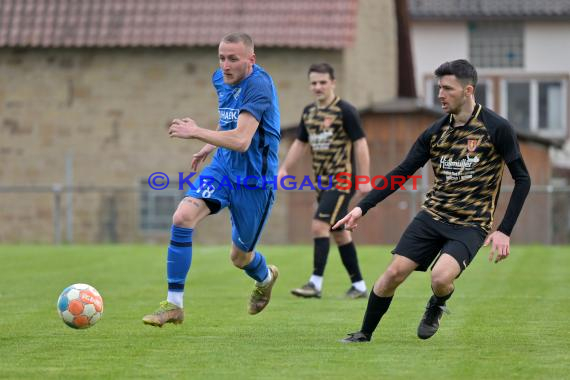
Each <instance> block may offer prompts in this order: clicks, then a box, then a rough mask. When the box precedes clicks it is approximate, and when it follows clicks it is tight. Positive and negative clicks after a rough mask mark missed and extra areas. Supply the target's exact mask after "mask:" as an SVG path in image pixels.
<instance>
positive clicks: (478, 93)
mask: <svg viewBox="0 0 570 380" xmlns="http://www.w3.org/2000/svg"><path fill="white" fill-rule="evenodd" d="M478 82H479V83H477V86H476V87H475V101H476V102H477V103H479V104H481V105H483V106H485V107H488V108H490V109H493V92H492V88H493V84H492V82H491V81H490V80H487V79H479V81H478ZM426 88H428V89H431V91H428V93H427V94H426V104H427V105H428V106H430V107H433V108H436V109H438V110H441V106H440V104H439V100H438V98H437V94H438V92H439V87H438V85H437V80H436V79H428V80H427V81H426Z"/></svg>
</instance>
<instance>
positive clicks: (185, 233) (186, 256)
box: [166, 225, 194, 292]
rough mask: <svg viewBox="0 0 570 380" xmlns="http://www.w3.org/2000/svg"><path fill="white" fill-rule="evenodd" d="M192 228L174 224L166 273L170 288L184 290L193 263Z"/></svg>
mask: <svg viewBox="0 0 570 380" xmlns="http://www.w3.org/2000/svg"><path fill="white" fill-rule="evenodd" d="M193 231H194V230H193V229H192V228H184V227H178V226H174V225H173V226H172V230H171V240H170V245H169V246H168V259H167V262H166V274H167V277H168V290H169V291H173V292H183V291H184V283H185V282H186V276H187V275H188V271H189V270H190V264H192V232H193Z"/></svg>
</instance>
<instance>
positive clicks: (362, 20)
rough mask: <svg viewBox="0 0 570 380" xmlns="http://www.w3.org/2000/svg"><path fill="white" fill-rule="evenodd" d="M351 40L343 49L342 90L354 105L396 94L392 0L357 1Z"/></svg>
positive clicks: (396, 63) (395, 35)
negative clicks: (354, 33) (353, 34)
mask: <svg viewBox="0 0 570 380" xmlns="http://www.w3.org/2000/svg"><path fill="white" fill-rule="evenodd" d="M357 20H358V21H357V23H356V36H355V39H354V42H353V43H352V44H351V46H349V47H348V48H347V49H345V50H344V51H343V71H344V78H345V80H344V91H343V92H342V93H341V95H343V96H344V97H345V98H346V99H348V100H349V101H350V102H351V103H352V104H354V105H355V106H356V107H357V108H366V107H369V106H370V105H372V104H376V103H379V102H384V101H387V100H389V99H393V98H395V97H396V96H397V86H398V83H397V80H398V62H397V60H398V51H397V23H396V10H395V5H394V1H392V0H359V2H358V14H357Z"/></svg>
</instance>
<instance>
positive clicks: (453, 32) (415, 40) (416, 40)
mask: <svg viewBox="0 0 570 380" xmlns="http://www.w3.org/2000/svg"><path fill="white" fill-rule="evenodd" d="M410 37H411V42H412V54H413V59H414V73H415V79H416V91H417V94H418V97H423V96H425V92H426V89H425V79H426V77H427V76H432V75H433V72H434V70H435V69H436V68H437V67H438V66H439V65H441V64H442V63H443V62H445V61H452V60H454V59H459V58H468V57H469V35H468V33H467V27H466V25H465V23H464V22H453V21H446V22H445V23H442V22H413V23H412V24H411V33H410Z"/></svg>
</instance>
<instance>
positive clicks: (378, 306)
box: [360, 289, 393, 338]
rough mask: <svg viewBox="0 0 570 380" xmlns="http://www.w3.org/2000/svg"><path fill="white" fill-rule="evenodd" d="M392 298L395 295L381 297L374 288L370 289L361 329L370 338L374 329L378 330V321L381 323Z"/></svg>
mask: <svg viewBox="0 0 570 380" xmlns="http://www.w3.org/2000/svg"><path fill="white" fill-rule="evenodd" d="M392 298H393V296H392V297H379V296H377V295H376V294H375V293H374V289H372V290H371V291H370V296H369V297H368V305H367V306H366V312H365V313H364V320H363V321H362V327H361V328H360V331H361V332H362V333H363V334H365V335H366V336H367V337H368V338H371V337H372V334H373V333H374V330H376V327H378V323H380V319H382V316H383V315H384V314H386V312H387V311H388V308H389V307H390V303H391V302H392Z"/></svg>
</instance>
